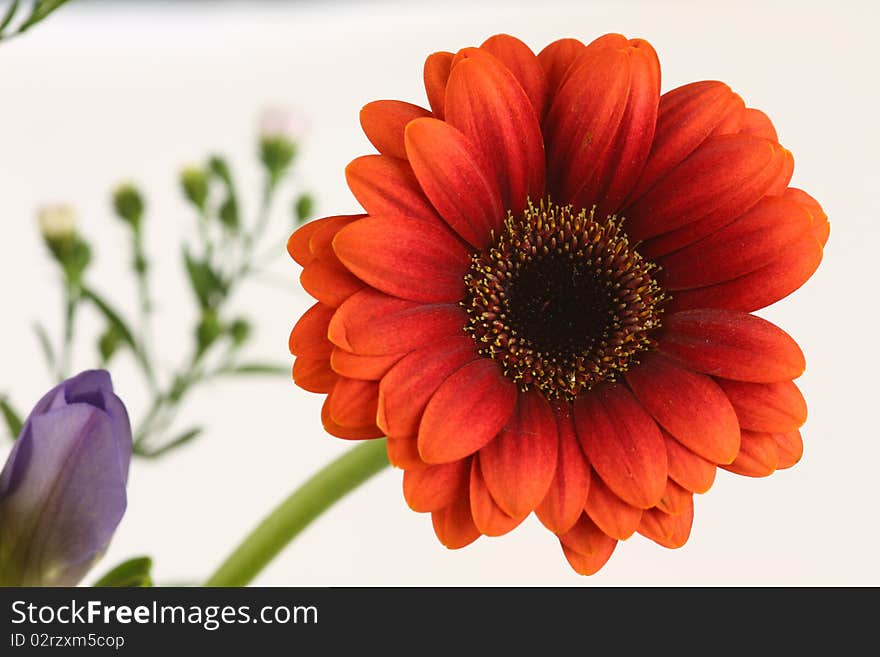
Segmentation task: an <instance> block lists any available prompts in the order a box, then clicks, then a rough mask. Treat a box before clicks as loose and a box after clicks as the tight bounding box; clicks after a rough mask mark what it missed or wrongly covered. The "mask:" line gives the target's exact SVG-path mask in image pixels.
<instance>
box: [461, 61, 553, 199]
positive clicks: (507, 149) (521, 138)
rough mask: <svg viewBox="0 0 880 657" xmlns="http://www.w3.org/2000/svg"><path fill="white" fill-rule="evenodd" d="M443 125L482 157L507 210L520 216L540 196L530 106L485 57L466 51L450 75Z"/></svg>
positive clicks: (540, 167) (538, 138)
mask: <svg viewBox="0 0 880 657" xmlns="http://www.w3.org/2000/svg"><path fill="white" fill-rule="evenodd" d="M445 111H446V120H447V121H448V122H449V123H450V124H451V125H453V126H455V127H456V128H458V129H459V130H461V131H462V133H464V134H465V135H466V136H467V137H468V139H469V140H470V141H471V142H472V143H473V144H474V145H475V146H476V147H477V148H478V149H479V150H481V151H482V153H483V156H484V157H485V158H486V160H487V161H488V162H489V164H490V166H491V167H492V169H493V170H494V173H495V180H496V182H497V185H498V189H499V190H500V192H501V202H502V205H503V206H504V208H505V209H507V210H510V211H511V212H512V213H513V214H514V216H518V215H519V214H520V213H521V212H522V211H523V210H525V208H526V206H527V199H529V198H531V199H540V198H543V196H544V162H545V159H544V139H543V137H542V135H541V126H540V124H539V123H538V116H537V114H536V113H535V109H534V107H533V106H532V101H531V100H529V97H528V96H527V95H526V92H525V91H523V88H522V87H521V86H520V84H519V82H517V80H516V78H515V77H514V76H513V74H512V73H511V72H510V71H509V70H507V68H506V67H505V66H504V65H503V64H502V63H501V62H499V61H498V60H497V59H496V58H495V57H493V56H492V55H490V54H489V53H488V52H485V51H482V50H479V49H475V48H474V49H470V50H469V51H467V52H466V54H464V55H463V57H462V59H461V61H459V62H458V63H457V64H456V65H455V66H454V67H453V69H452V73H450V75H449V84H448V85H447V87H446V109H445Z"/></svg>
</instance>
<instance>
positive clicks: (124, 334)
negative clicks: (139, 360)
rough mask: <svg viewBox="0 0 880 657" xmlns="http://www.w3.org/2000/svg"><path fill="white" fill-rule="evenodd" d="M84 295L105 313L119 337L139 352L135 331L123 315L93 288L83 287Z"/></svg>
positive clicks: (84, 297)
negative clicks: (129, 326) (133, 331)
mask: <svg viewBox="0 0 880 657" xmlns="http://www.w3.org/2000/svg"><path fill="white" fill-rule="evenodd" d="M82 297H83V299H86V300H88V301H91V302H92V303H93V304H94V305H95V307H96V308H97V309H98V310H99V311H100V313H101V314H102V315H104V318H105V319H106V320H107V321H108V322H109V323H110V324H111V325H112V326H113V327H114V328H115V329H116V330H117V331H118V332H119V337H120V338H121V339H122V341H123V342H125V343H126V344H127V345H128V346H129V347H131V348H132V349H134V350H135V352H137V350H138V347H137V342H136V341H135V339H134V333H132V331H131V329H130V328H128V324H126V323H125V321H124V320H123V319H122V316H121V315H120V314H119V313H118V312H117V311H116V310H114V308H113V307H112V306H111V305H110V304H109V303H107V301H105V300H104V298H103V297H101V296H100V295H98V293H97V292H95V291H94V290H92V289H91V288H87V287H83V288H82Z"/></svg>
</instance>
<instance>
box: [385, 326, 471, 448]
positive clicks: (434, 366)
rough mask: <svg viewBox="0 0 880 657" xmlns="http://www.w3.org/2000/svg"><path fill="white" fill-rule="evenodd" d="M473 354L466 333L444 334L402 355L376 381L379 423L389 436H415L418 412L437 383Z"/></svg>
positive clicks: (417, 426)
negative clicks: (399, 359)
mask: <svg viewBox="0 0 880 657" xmlns="http://www.w3.org/2000/svg"><path fill="white" fill-rule="evenodd" d="M477 358H479V356H478V355H477V352H476V349H475V348H474V342H473V340H471V338H470V337H468V336H466V335H458V336H454V337H451V338H446V339H445V340H441V341H439V342H437V343H436V344H431V345H429V346H426V347H423V348H422V349H418V350H416V351H413V352H412V353H410V354H409V355H407V356H406V357H404V358H403V359H402V360H401V361H400V362H399V363H397V365H395V366H394V367H393V368H391V370H390V371H389V372H388V374H386V375H385V377H384V378H383V379H382V382H381V383H380V384H379V409H378V412H377V421H378V424H379V426H380V427H381V428H382V429H383V430H384V431H385V433H387V434H388V435H389V436H392V437H398V436H415V435H416V434H417V433H418V431H419V423H420V422H421V419H422V413H423V412H424V410H425V407H426V406H427V405H428V401H429V400H430V399H431V397H432V396H433V395H434V392H435V391H436V390H437V388H439V387H440V384H441V383H443V381H445V380H446V379H447V378H448V377H449V376H450V375H451V374H452V373H453V372H455V371H456V370H459V369H461V368H462V367H463V366H464V365H466V364H467V363H469V362H471V361H473V360H476V359H477Z"/></svg>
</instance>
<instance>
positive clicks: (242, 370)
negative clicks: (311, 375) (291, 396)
mask: <svg viewBox="0 0 880 657" xmlns="http://www.w3.org/2000/svg"><path fill="white" fill-rule="evenodd" d="M217 373H218V374H245V375H247V374H270V375H278V374H281V375H284V376H290V365H276V364H273V363H242V364H241V365H231V366H229V367H224V368H222V369H220V370H218V371H217Z"/></svg>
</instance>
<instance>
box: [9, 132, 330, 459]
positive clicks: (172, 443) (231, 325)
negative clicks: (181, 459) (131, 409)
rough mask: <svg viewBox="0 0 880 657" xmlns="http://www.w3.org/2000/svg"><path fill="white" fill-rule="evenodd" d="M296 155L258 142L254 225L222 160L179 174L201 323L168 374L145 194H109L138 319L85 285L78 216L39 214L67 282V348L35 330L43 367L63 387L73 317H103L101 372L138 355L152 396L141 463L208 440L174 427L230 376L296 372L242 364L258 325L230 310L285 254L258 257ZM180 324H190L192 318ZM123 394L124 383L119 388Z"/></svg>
mask: <svg viewBox="0 0 880 657" xmlns="http://www.w3.org/2000/svg"><path fill="white" fill-rule="evenodd" d="M295 155H296V147H295V144H293V143H291V142H288V141H285V139H284V138H280V137H277V138H276V137H273V138H270V139H264V140H262V141H261V142H260V161H261V163H262V167H263V184H262V186H261V190H260V193H259V198H260V200H261V204H260V207H259V210H258V212H257V213H256V215H255V217H253V218H251V220H250V221H248V217H246V216H245V214H244V213H243V211H242V205H241V203H240V197H239V195H238V192H237V189H236V183H235V179H234V177H233V173H232V169H231V167H230V164H229V162H228V161H227V160H226V159H225V158H224V157H222V156H220V155H213V156H211V157H209V158H207V159H206V161H205V163H204V164H203V165H201V166H190V167H187V168H184V169H183V170H182V171H181V172H180V174H179V185H180V191H181V193H182V195H183V197H184V199H185V200H186V201H187V202H188V204H189V206H190V207H192V208H193V209H195V210H196V211H197V215H196V217H195V219H196V226H197V228H198V232H197V234H196V237H195V238H193V239H191V240H188V241H187V242H186V243H185V244H184V245H183V246H182V248H181V252H182V262H183V268H184V270H185V272H186V278H187V280H188V282H189V287H190V288H191V289H192V293H193V299H194V301H195V304H194V305H195V312H196V320H195V322H194V325H191V326H190V328H188V329H187V328H186V326H185V325H184V326H183V327H181V330H180V334H181V335H182V336H185V337H186V338H188V339H189V340H190V343H189V344H190V349H189V350H188V351H189V353H188V354H187V355H186V357H185V358H184V359H183V361H182V362H180V363H179V364H178V365H177V366H174V367H171V368H170V369H169V370H168V371H162V368H160V367H156V366H154V363H157V364H158V363H162V364H163V365H164V364H165V363H167V359H166V358H162V357H160V354H158V353H156V351H154V350H155V349H156V346H161V345H159V344H157V345H156V346H154V344H153V341H152V340H151V339H150V322H151V319H152V313H153V311H154V307H153V303H152V301H151V297H150V294H149V286H150V277H151V273H152V267H150V266H149V263H150V261H149V259H148V257H147V255H148V254H147V250H146V248H145V246H146V245H145V242H144V239H143V238H144V235H143V232H144V231H143V230H142V228H143V227H144V226H146V223H145V221H144V219H145V210H146V208H147V207H148V202H147V197H146V195H145V194H144V193H143V192H142V191H141V190H140V189H138V188H137V187H135V186H134V185H132V184H131V183H124V184H121V185H119V186H117V187H116V188H115V189H114V190H113V193H112V195H111V203H112V207H113V210H114V212H115V214H116V215H117V216H118V217H120V218H121V219H122V220H123V221H124V222H125V224H126V225H127V227H128V230H127V233H128V238H129V243H130V248H131V262H132V267H131V270H130V271H129V274H134V276H133V278H134V283H135V291H136V293H137V299H138V301H139V303H138V310H139V316H138V317H137V318H130V317H127V316H126V313H125V312H124V310H125V309H124V308H120V307H118V306H116V305H114V303H113V302H112V300H110V299H108V298H107V297H106V296H105V295H104V294H103V293H101V292H99V291H98V289H96V287H95V285H96V283H95V282H94V281H92V280H87V278H88V275H89V273H90V272H89V270H88V266H89V263H90V262H91V249H90V247H89V244H88V242H87V241H86V240H85V239H84V238H83V237H82V236H81V235H79V234H78V233H77V230H76V216H75V212H74V210H73V209H72V208H70V207H69V206H66V205H58V206H47V207H45V208H43V211H41V213H40V215H39V217H38V218H39V223H40V228H41V232H42V234H43V237H44V240H45V241H46V244H47V245H48V247H49V251H50V253H51V254H52V257H53V258H54V259H55V261H56V262H57V263H58V264H59V266H60V269H61V271H62V273H63V278H62V283H63V292H64V303H65V307H64V309H65V313H64V326H63V329H62V331H61V335H62V341H61V344H60V347H59V348H58V349H57V350H56V349H55V348H54V347H53V342H52V340H51V338H50V335H49V333H48V331H46V329H45V328H43V326H42V325H40V324H37V325H35V327H34V330H35V332H36V335H37V338H38V340H39V342H40V345H41V347H42V350H43V353H44V356H45V359H46V363H47V365H48V366H49V368H50V370H52V373H53V376H56V377H58V378H59V379H62V378H66V376H67V372H68V370H69V369H70V365H71V360H72V358H71V351H72V349H73V345H74V343H75V340H74V335H75V328H76V321H77V317H78V314H77V309H78V308H80V307H85V308H87V309H91V310H92V311H94V312H96V313H97V314H98V315H99V316H100V317H101V318H102V320H103V330H102V331H101V332H100V333H99V334H98V335H96V336H94V337H93V338H92V342H91V344H92V345H93V348H95V349H96V352H97V354H96V356H95V357H94V358H95V360H96V361H98V363H96V365H100V366H102V367H103V366H106V365H107V364H108V363H109V362H111V361H112V360H113V359H114V358H118V357H120V356H121V355H123V354H125V353H129V354H131V355H133V356H134V358H135V361H136V364H137V365H138V366H139V369H140V371H141V373H142V374H143V376H144V378H145V383H146V386H145V389H146V390H147V391H148V394H149V395H150V397H149V402H148V407H147V409H146V411H145V412H144V413H143V414H140V417H141V418H142V419H141V421H140V423H139V424H138V425H137V426H136V427H135V431H134V445H133V450H134V454H135V455H137V456H140V457H144V458H158V457H160V456H164V455H165V454H167V453H169V452H171V451H172V450H175V449H178V448H179V447H181V446H182V445H185V444H187V443H189V442H191V441H193V440H195V439H196V438H198V437H199V436H200V435H202V433H203V431H204V428H203V427H201V426H197V427H193V428H189V429H187V430H185V431H182V432H176V430H175V429H174V427H173V423H174V422H175V420H176V416H177V414H178V411H179V409H180V408H181V407H182V405H183V403H184V400H185V399H186V398H187V397H188V395H189V393H190V392H191V391H192V390H193V389H195V388H196V387H198V386H200V385H202V384H204V383H205V382H207V381H210V380H213V379H216V378H218V377H225V376H246V375H250V376H278V375H281V376H285V377H289V376H290V366H289V365H286V364H271V363H259V362H243V361H242V360H241V358H242V355H243V354H244V353H246V346H247V344H248V342H249V341H250V340H251V337H252V335H253V324H252V321H251V319H250V318H248V317H246V316H242V315H240V314H238V313H235V312H233V311H232V309H231V308H230V306H231V305H232V299H233V297H234V293H235V291H236V290H237V289H238V288H239V286H241V285H242V284H244V283H245V282H248V281H249V280H252V279H253V278H254V274H258V273H260V272H261V268H262V267H264V266H265V264H266V262H268V261H269V260H270V259H271V258H273V257H275V256H277V255H279V254H281V253H282V252H283V249H281V248H278V247H274V248H272V249H271V250H270V251H268V255H267V256H264V257H259V256H258V255H257V251H256V249H258V248H259V249H262V248H263V242H262V241H261V240H263V238H264V237H265V236H266V234H267V232H268V230H269V228H270V227H271V206H272V202H273V199H274V198H275V196H276V194H277V193H278V189H279V187H278V183H279V182H280V181H281V179H282V175H283V174H284V173H286V172H287V171H288V169H289V168H290V166H291V165H292V163H293V162H294V160H295ZM294 198H295V199H296V201H295V202H294V203H293V204H294V208H295V212H296V214H297V221H298V222H302V221H304V220H305V219H306V218H307V217H308V216H310V215H311V212H312V205H313V204H312V198H311V196H310V195H308V194H305V193H299V194H296V195H294ZM288 207H289V206H288ZM280 228H281V230H280V231H279V233H280V234H279V235H278V236H277V237H278V238H283V239H284V241H286V237H287V233H288V230H289V224H288V225H286V226H280ZM274 241H275V240H273V242H274ZM156 262H158V261H156ZM185 315H186V314H185ZM183 321H185V322H191V321H192V320H191V319H190V318H189V317H188V316H186V317H185V319H184V320H183ZM126 385H127V384H126V383H121V384H120V388H121V387H123V386H126ZM3 403H4V404H5V403H6V402H5V401H4V402H3ZM2 410H3V412H4V414H5V417H6V421H7V424H9V423H10V422H13V421H14V418H15V417H17V416H16V415H15V413H14V411H13V410H12V407H11V406H8V405H6V406H4V407H3V409H2ZM7 411H8V412H7ZM135 416H136V417H137V415H135ZM10 426H12V425H10Z"/></svg>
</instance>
